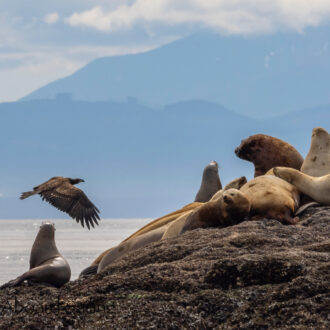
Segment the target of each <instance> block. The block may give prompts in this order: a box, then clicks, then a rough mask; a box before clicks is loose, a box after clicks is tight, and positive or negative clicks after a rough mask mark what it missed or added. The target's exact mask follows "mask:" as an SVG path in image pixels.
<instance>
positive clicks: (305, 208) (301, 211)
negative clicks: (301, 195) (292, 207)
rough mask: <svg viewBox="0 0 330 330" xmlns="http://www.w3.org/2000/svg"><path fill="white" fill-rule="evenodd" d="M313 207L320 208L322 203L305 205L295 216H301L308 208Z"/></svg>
mask: <svg viewBox="0 0 330 330" xmlns="http://www.w3.org/2000/svg"><path fill="white" fill-rule="evenodd" d="M312 206H320V203H318V202H310V203H307V204H304V205H302V206H300V207H299V209H298V210H297V211H296V213H295V216H299V215H301V214H302V213H304V212H305V211H306V210H307V209H308V208H310V207H312Z"/></svg>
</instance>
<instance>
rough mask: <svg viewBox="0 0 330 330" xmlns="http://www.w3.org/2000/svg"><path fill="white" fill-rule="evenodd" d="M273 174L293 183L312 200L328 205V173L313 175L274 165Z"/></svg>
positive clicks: (329, 201)
mask: <svg viewBox="0 0 330 330" xmlns="http://www.w3.org/2000/svg"><path fill="white" fill-rule="evenodd" d="M274 174H275V175H276V176H277V177H279V178H281V179H283V180H285V181H287V182H289V183H290V184H292V185H294V186H295V187H296V188H297V189H298V190H299V191H300V192H302V193H304V194H305V195H307V196H309V197H311V198H312V199H313V200H314V201H316V202H318V203H320V204H322V205H330V174H327V175H323V176H320V177H314V176H311V175H307V174H305V173H302V172H300V171H297V170H295V169H293V168H286V167H275V168H274Z"/></svg>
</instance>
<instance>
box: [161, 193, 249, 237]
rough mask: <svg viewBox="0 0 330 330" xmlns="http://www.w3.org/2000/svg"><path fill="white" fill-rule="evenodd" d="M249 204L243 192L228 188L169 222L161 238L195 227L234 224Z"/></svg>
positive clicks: (242, 218) (238, 220)
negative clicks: (219, 194)
mask: <svg viewBox="0 0 330 330" xmlns="http://www.w3.org/2000/svg"><path fill="white" fill-rule="evenodd" d="M250 206H251V205H250V202H249V200H248V198H246V196H245V194H244V193H242V192H241V191H239V190H237V189H228V190H226V191H223V193H222V195H221V197H219V198H218V199H216V200H213V201H209V202H207V203H204V204H203V205H201V206H200V207H198V208H197V209H195V210H193V211H192V212H191V213H189V214H185V215H182V216H181V217H180V218H179V219H177V220H176V221H174V222H171V223H170V224H169V226H168V228H167V229H166V231H165V233H164V235H163V237H162V239H166V238H169V237H175V236H179V235H181V234H183V233H184V232H186V231H188V230H193V229H196V228H207V227H219V226H221V227H226V226H232V225H235V224H237V223H239V222H241V221H243V220H244V218H245V217H246V216H247V215H248V214H249V211H250Z"/></svg>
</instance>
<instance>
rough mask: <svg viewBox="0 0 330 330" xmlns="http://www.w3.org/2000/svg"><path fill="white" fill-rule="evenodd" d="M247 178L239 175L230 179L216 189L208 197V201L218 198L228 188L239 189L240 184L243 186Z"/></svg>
mask: <svg viewBox="0 0 330 330" xmlns="http://www.w3.org/2000/svg"><path fill="white" fill-rule="evenodd" d="M246 182H247V180H246V177H245V176H241V177H239V178H237V179H234V180H232V181H230V182H229V183H228V184H226V186H225V187H224V188H223V189H221V190H218V191H217V192H216V193H215V194H214V195H213V196H212V198H211V199H210V201H214V200H216V199H218V198H219V197H221V196H222V194H223V192H224V191H226V190H228V189H237V190H240V189H241V187H242V186H244V185H245V184H246Z"/></svg>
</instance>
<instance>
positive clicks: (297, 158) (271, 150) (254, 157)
mask: <svg viewBox="0 0 330 330" xmlns="http://www.w3.org/2000/svg"><path fill="white" fill-rule="evenodd" d="M235 154H236V155H237V156H238V157H239V158H241V159H244V160H248V161H250V162H252V163H253V164H254V177H257V176H260V175H264V174H265V173H266V172H267V171H269V170H270V169H271V168H273V167H275V166H284V167H292V168H295V169H297V170H299V169H300V167H301V165H302V163H303V161H304V159H303V157H302V156H301V155H300V153H299V152H298V151H297V150H296V149H295V148H294V147H293V146H292V145H291V144H289V143H287V142H285V141H283V140H280V139H277V138H275V137H272V136H269V135H264V134H256V135H252V136H250V137H248V138H247V139H245V140H242V142H241V144H240V145H239V146H238V147H237V148H236V149H235Z"/></svg>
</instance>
